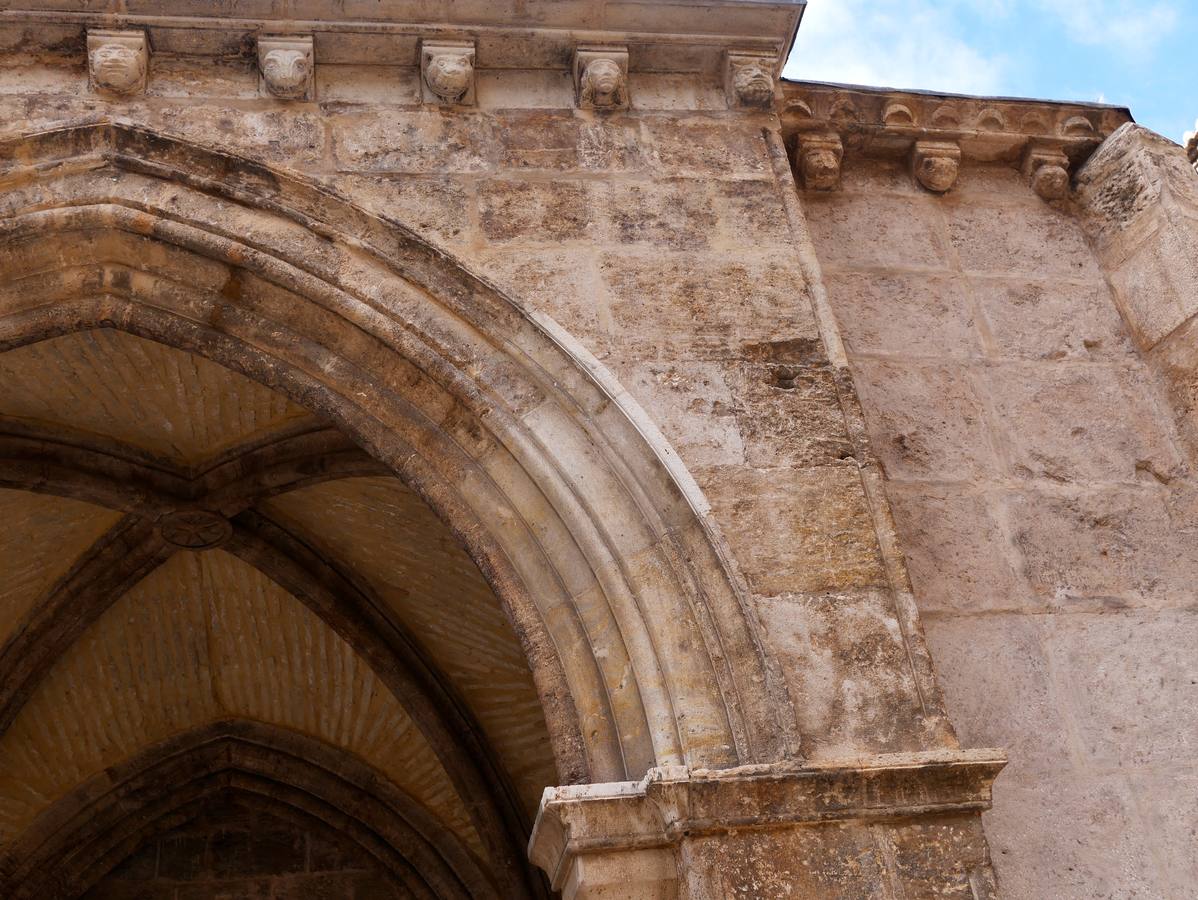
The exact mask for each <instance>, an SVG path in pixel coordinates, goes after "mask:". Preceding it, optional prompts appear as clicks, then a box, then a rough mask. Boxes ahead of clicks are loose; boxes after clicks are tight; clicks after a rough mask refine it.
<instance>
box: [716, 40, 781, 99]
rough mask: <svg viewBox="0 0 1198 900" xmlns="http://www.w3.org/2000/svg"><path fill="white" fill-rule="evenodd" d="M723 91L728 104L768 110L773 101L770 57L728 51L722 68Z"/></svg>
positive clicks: (772, 65)
mask: <svg viewBox="0 0 1198 900" xmlns="http://www.w3.org/2000/svg"><path fill="white" fill-rule="evenodd" d="M724 91H725V93H726V94H727V97H728V105H729V106H731V107H746V108H751V109H769V108H770V106H772V105H773V102H774V59H773V57H772V56H762V55H760V54H749V53H729V54H728V61H727V63H726V67H725V69H724Z"/></svg>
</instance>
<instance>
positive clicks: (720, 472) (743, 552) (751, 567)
mask: <svg viewBox="0 0 1198 900" xmlns="http://www.w3.org/2000/svg"><path fill="white" fill-rule="evenodd" d="M696 477H698V479H699V482H700V484H702V485H703V487H704V489H705V490H706V491H707V495H708V497H710V498H711V502H712V505H713V506H714V507H715V510H716V514H717V516H719V518H720V520H721V521H722V522H725V523H726V524H727V528H728V540H729V542H730V543H731V544H732V549H733V551H734V552H735V553H736V558H737V560H738V561H739V562H740V565H741V568H742V570H743V571H744V573H745V575H746V576H747V577H748V579H749V583H750V585H752V587H753V589H754V591H756V592H757V593H761V594H766V595H774V594H780V593H784V592H787V591H795V592H804V593H815V592H818V591H825V590H830V591H835V590H851V589H853V588H859V587H866V586H870V585H878V584H883V583H884V581H885V573H884V571H883V569H882V561H881V559H880V557H879V554H878V546H877V538H876V536H875V534H874V531H873V527H872V523H871V522H870V518H869V513H868V507H867V506H866V501H865V494H864V492H863V491H862V488H861V476H860V474H859V473H858V471H857V467H856V466H855V465H853V464H851V463H850V464H846V465H838V466H819V467H816V468H807V469H747V470H746V469H741V468H731V467H719V468H711V469H700V470H698V472H696Z"/></svg>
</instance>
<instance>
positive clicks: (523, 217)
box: [479, 181, 595, 244]
mask: <svg viewBox="0 0 1198 900" xmlns="http://www.w3.org/2000/svg"><path fill="white" fill-rule="evenodd" d="M590 195H591V191H590V188H589V185H587V184H586V183H583V182H563V181H551V182H531V183H529V182H523V181H488V182H486V183H485V184H484V185H482V188H481V191H480V193H479V216H480V227H481V230H482V235H483V237H484V238H485V239H486V240H488V241H490V242H492V243H496V244H502V243H506V242H510V241H520V242H523V243H529V242H537V243H539V242H544V243H559V242H561V241H581V240H584V239H586V238H587V237H589V236H591V235H593V233H594V229H595V223H594V214H593V212H592V209H591V206H592V201H591V199H590Z"/></svg>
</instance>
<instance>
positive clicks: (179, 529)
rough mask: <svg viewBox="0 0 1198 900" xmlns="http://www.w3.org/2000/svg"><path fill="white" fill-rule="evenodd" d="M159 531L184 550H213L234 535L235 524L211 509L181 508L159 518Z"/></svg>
mask: <svg viewBox="0 0 1198 900" xmlns="http://www.w3.org/2000/svg"><path fill="white" fill-rule="evenodd" d="M158 533H159V534H161V535H162V539H163V540H164V541H166V542H167V543H168V544H170V545H172V546H174V547H179V548H180V549H183V550H212V549H214V548H216V547H219V546H220V545H221V544H223V543H224V542H225V541H227V540H228V539H229V538H230V537H231V536H232V535H233V526H232V525H231V524H230V523H229V520H228V519H226V518H225V517H224V516H222V515H220V514H219V513H214V512H211V511H210V510H206V509H180V510H175V511H174V512H169V513H167V514H166V515H164V516H162V517H161V518H160V519H159V520H158Z"/></svg>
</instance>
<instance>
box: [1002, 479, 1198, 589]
mask: <svg viewBox="0 0 1198 900" xmlns="http://www.w3.org/2000/svg"><path fill="white" fill-rule="evenodd" d="M1166 502H1167V495H1166V494H1165V492H1164V491H1163V490H1162V489H1161V488H1159V487H1150V486H1145V487H1139V488H1136V487H1123V488H1097V487H1096V488H1090V489H1087V490H1081V491H1079V490H1064V491H1059V492H1058V491H1052V492H1038V491H1035V492H1026V493H1016V494H1012V495H1010V496H1009V497H1008V498H1007V500H1006V504H1007V508H1008V516H1009V521H1010V522H1011V526H1012V538H1013V540H1014V542H1015V545H1016V546H1017V547H1018V548H1019V551H1020V553H1021V555H1022V558H1023V560H1024V561H1025V566H1026V569H1025V572H1026V575H1027V578H1028V581H1029V582H1030V583H1031V585H1032V588H1033V590H1035V592H1036V593H1037V594H1038V595H1039V597H1040V598H1041V599H1042V601H1043V602H1047V603H1051V604H1053V605H1059V606H1061V607H1064V608H1079V607H1080V608H1084V609H1103V608H1115V609H1119V608H1122V607H1126V606H1133V607H1134V606H1141V605H1146V604H1147V605H1152V606H1156V605H1165V604H1168V605H1172V604H1185V603H1186V602H1187V599H1188V598H1190V597H1191V596H1192V593H1191V592H1192V583H1193V571H1194V564H1193V562H1192V561H1191V560H1190V558H1189V557H1188V555H1186V554H1178V553H1177V552H1176V550H1175V549H1174V548H1173V546H1172V541H1173V540H1174V539H1175V536H1176V534H1177V532H1176V530H1175V527H1174V524H1173V521H1172V520H1171V518H1170V516H1169V513H1168V510H1167V508H1166Z"/></svg>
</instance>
